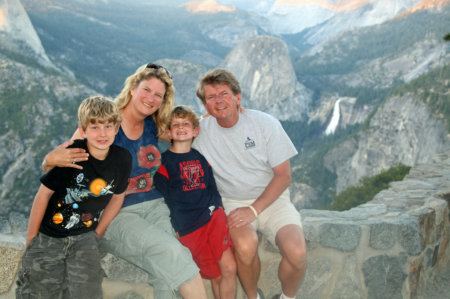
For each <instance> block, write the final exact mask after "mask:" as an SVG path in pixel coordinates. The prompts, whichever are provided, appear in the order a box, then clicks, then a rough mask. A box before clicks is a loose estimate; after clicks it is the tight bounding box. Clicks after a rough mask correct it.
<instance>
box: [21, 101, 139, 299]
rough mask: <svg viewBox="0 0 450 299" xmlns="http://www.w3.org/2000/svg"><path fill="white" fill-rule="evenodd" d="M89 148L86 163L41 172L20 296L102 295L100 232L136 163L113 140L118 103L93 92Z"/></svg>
mask: <svg viewBox="0 0 450 299" xmlns="http://www.w3.org/2000/svg"><path fill="white" fill-rule="evenodd" d="M78 119H79V123H80V124H79V130H80V133H81V136H82V137H83V138H84V139H83V140H75V142H74V144H73V145H72V146H71V147H79V148H83V149H85V150H86V152H88V153H89V159H88V160H87V161H84V162H79V164H80V165H82V166H83V169H82V170H80V169H75V168H70V167H68V168H60V167H55V168H54V169H52V170H51V171H50V172H49V173H47V174H45V175H43V176H42V177H41V179H40V180H41V186H40V188H39V190H38V192H37V194H36V196H35V199H34V203H33V206H32V208H31V212H30V218H29V223H28V232H27V238H26V250H25V253H24V255H23V257H22V269H21V271H20V273H19V279H18V281H17V289H16V297H17V298H102V288H101V283H102V279H103V272H102V269H101V267H100V255H99V251H98V241H99V238H101V236H102V235H103V233H104V232H105V230H106V228H107V226H108V224H109V223H110V222H111V220H112V219H113V218H114V217H115V215H116V214H117V213H118V212H119V210H120V208H121V206H122V203H123V199H124V195H125V193H124V192H125V190H126V187H127V185H128V176H129V173H130V169H131V156H130V153H129V152H128V151H127V150H125V149H123V148H121V147H118V146H115V145H113V142H114V138H115V135H116V133H117V130H118V128H119V125H120V121H121V118H120V114H119V110H118V108H117V106H116V104H115V103H114V102H113V101H111V100H109V99H107V98H104V97H100V96H98V97H90V98H87V99H85V100H83V102H82V103H81V104H80V106H79V108H78Z"/></svg>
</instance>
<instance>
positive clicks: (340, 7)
mask: <svg viewBox="0 0 450 299" xmlns="http://www.w3.org/2000/svg"><path fill="white" fill-rule="evenodd" d="M370 2H373V0H335V1H329V0H277V1H276V2H275V5H318V6H321V7H323V8H325V9H328V10H333V11H338V12H341V11H346V10H351V9H356V8H359V7H362V6H364V5H366V4H368V3H370Z"/></svg>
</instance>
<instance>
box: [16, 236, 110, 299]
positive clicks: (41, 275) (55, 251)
mask: <svg viewBox="0 0 450 299" xmlns="http://www.w3.org/2000/svg"><path fill="white" fill-rule="evenodd" d="M98 241H99V240H98V236H97V233H95V232H94V231H90V232H88V233H85V234H81V235H77V236H69V237H65V238H53V237H49V236H47V235H44V234H42V233H39V234H38V235H37V236H36V237H34V238H33V239H32V240H31V242H30V244H29V246H28V248H27V249H26V250H25V252H24V254H23V256H22V268H21V270H20V271H19V278H18V280H17V289H16V298H52V299H53V298H102V280H103V276H104V273H103V270H102V268H101V266H100V254H99V250H98Z"/></svg>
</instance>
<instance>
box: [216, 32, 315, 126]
mask: <svg viewBox="0 0 450 299" xmlns="http://www.w3.org/2000/svg"><path fill="white" fill-rule="evenodd" d="M221 66H222V67H224V68H226V69H229V70H230V71H231V72H233V74H234V75H235V76H236V77H237V79H238V80H239V82H240V84H241V88H242V96H243V98H242V106H244V107H246V108H254V109H258V110H262V111H265V112H267V113H269V114H272V115H276V116H277V118H278V119H280V120H288V119H289V120H302V119H304V118H305V116H306V113H307V112H308V109H309V105H310V103H311V97H312V92H311V91H310V90H308V89H307V88H306V87H305V86H303V85H302V84H301V83H300V82H298V81H297V77H296V75H295V72H294V69H293V67H292V63H291V59H290V57H289V52H288V49H287V46H286V43H285V42H284V41H283V40H282V39H281V38H278V37H274V36H259V37H255V38H249V39H247V40H245V41H242V42H241V43H239V44H238V45H237V46H236V47H235V48H234V49H233V50H231V51H230V52H229V53H228V55H227V56H226V57H225V59H224V61H223V62H222V64H221Z"/></svg>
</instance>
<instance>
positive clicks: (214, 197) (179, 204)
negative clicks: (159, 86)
mask: <svg viewBox="0 0 450 299" xmlns="http://www.w3.org/2000/svg"><path fill="white" fill-rule="evenodd" d="M198 125H199V120H198V118H197V115H196V114H195V113H194V112H193V111H192V110H191V109H190V108H188V107H185V106H177V107H175V108H174V109H173V111H172V113H171V115H170V117H169V124H168V130H167V133H168V137H169V138H170V139H171V148H169V149H168V150H167V151H165V152H164V153H163V154H162V155H161V167H160V168H159V170H158V172H157V173H156V174H155V176H154V182H155V186H156V188H158V190H159V191H160V192H161V193H162V194H163V195H164V199H165V201H166V203H167V205H168V206H169V210H170V216H171V222H172V225H173V227H174V229H175V231H176V232H177V235H178V237H179V240H180V242H181V243H182V244H183V245H184V246H186V247H188V248H189V249H190V251H191V253H192V256H193V258H194V261H195V262H196V263H197V265H198V267H199V268H200V274H201V276H202V277H203V278H205V279H210V280H211V283H212V287H213V292H214V296H215V297H216V298H221V299H226V298H234V296H235V292H236V264H235V261H234V255H233V252H232V244H231V238H230V234H229V231H228V227H227V224H226V216H225V213H224V210H223V205H222V198H221V197H220V194H219V192H218V191H217V187H216V182H215V180H214V177H213V173H212V169H211V166H210V165H209V163H208V162H207V161H206V159H205V158H204V157H203V156H202V155H201V154H200V153H199V152H198V151H196V150H195V149H192V148H191V144H192V141H193V139H194V138H195V137H197V136H198V133H199V127H198Z"/></svg>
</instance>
